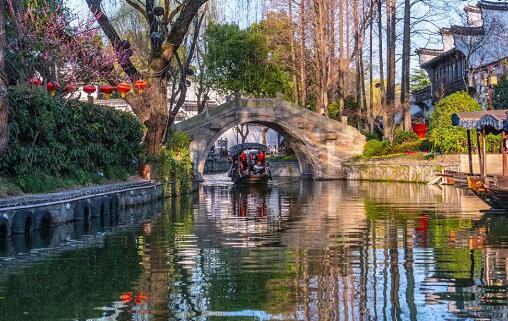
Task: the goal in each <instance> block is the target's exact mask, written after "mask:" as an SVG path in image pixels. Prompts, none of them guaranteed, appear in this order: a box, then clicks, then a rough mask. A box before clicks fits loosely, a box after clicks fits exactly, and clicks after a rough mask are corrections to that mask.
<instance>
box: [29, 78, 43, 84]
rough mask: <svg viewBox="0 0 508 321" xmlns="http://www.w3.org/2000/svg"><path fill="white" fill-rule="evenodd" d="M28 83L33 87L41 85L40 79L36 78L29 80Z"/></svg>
mask: <svg viewBox="0 0 508 321" xmlns="http://www.w3.org/2000/svg"><path fill="white" fill-rule="evenodd" d="M29 82H30V83H31V84H32V85H34V86H40V85H42V79H40V78H39V77H37V76H33V77H32V78H30V80H29Z"/></svg>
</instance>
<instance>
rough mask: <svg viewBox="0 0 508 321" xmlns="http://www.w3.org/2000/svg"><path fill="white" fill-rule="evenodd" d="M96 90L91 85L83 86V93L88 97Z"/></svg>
mask: <svg viewBox="0 0 508 321" xmlns="http://www.w3.org/2000/svg"><path fill="white" fill-rule="evenodd" d="M96 90H97V88H96V87H95V86H92V85H85V86H83V91H84V92H86V93H87V94H88V96H90V95H91V94H93V93H94V92H95V91H96Z"/></svg>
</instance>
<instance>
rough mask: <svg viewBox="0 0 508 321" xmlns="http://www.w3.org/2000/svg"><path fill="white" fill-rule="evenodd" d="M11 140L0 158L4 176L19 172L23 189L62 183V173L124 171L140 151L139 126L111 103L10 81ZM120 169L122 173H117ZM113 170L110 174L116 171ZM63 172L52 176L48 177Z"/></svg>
mask: <svg viewBox="0 0 508 321" xmlns="http://www.w3.org/2000/svg"><path fill="white" fill-rule="evenodd" d="M8 95H9V96H8V98H9V105H10V114H9V135H10V140H9V145H8V149H7V152H6V154H5V155H4V156H3V157H2V158H1V159H0V172H1V173H2V175H4V176H10V177H18V178H19V179H18V180H17V183H18V185H19V186H20V187H21V188H22V189H23V190H24V191H27V192H34V191H40V190H43V188H42V187H43V186H37V183H36V182H35V180H36V179H40V181H41V182H46V183H44V184H45V185H46V186H47V188H46V189H45V190H44V191H50V190H52V189H54V188H56V187H63V186H64V185H66V184H63V183H62V182H61V181H58V180H61V179H62V178H65V179H71V180H72V181H75V182H77V183H83V184H87V183H96V182H99V181H100V175H98V173H103V172H104V171H106V172H107V171H110V172H111V171H112V170H113V171H114V172H116V173H117V174H115V175H116V177H119V176H121V177H125V176H126V174H125V173H126V172H127V170H128V169H130V168H133V167H135V165H136V162H137V157H138V155H139V154H140V152H141V138H142V127H141V124H140V123H139V121H138V120H137V118H135V117H134V116H133V115H131V114H129V113H125V112H121V111H117V110H114V109H112V108H108V107H103V106H96V105H91V104H85V103H81V102H78V101H61V100H58V99H55V98H53V97H50V96H49V95H48V94H47V93H46V91H44V90H42V89H34V90H32V89H29V88H25V87H11V88H9V93H8ZM119 172H123V173H124V174H122V175H118V173H119ZM115 175H111V177H113V176H115ZM51 176H53V177H61V178H59V179H58V180H56V181H55V182H51V180H50V179H49V178H48V177H51Z"/></svg>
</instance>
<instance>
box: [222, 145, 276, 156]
mask: <svg viewBox="0 0 508 321" xmlns="http://www.w3.org/2000/svg"><path fill="white" fill-rule="evenodd" d="M250 149H255V150H259V151H262V152H265V153H266V152H267V151H268V149H267V147H266V146H265V145H263V144H257V143H244V144H238V145H235V146H233V147H231V148H230V149H229V156H230V157H235V156H237V155H238V154H240V153H241V152H243V151H244V150H250Z"/></svg>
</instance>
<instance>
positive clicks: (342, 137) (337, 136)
mask: <svg viewBox="0 0 508 321" xmlns="http://www.w3.org/2000/svg"><path fill="white" fill-rule="evenodd" d="M245 123H251V124H258V125H262V126H266V127H269V128H272V129H274V130H276V131H278V132H279V133H280V134H281V135H283V136H284V137H285V138H286V140H287V141H288V142H289V144H290V145H291V147H292V148H293V150H294V151H295V153H296V156H297V158H298V162H299V164H300V173H302V175H308V176H311V177H313V178H317V179H329V178H340V177H341V167H342V162H343V161H344V160H346V159H348V158H351V157H353V156H355V155H359V154H360V153H361V152H362V151H363V146H364V144H365V137H364V136H363V135H362V134H361V133H360V132H359V131H358V130H356V129H355V128H353V127H351V126H349V125H347V124H345V123H341V122H338V121H335V120H332V119H329V118H328V117H325V116H322V115H319V114H317V113H315V112H312V111H310V110H307V109H304V108H301V107H298V106H296V105H294V104H292V103H290V102H287V101H284V100H282V99H279V98H275V99H271V98H269V99H240V98H236V99H233V100H232V101H229V102H227V103H225V104H224V105H221V106H219V107H217V108H214V109H212V110H206V111H205V112H203V113H201V114H199V115H197V116H195V117H193V118H190V119H188V120H185V121H182V122H180V123H178V124H177V125H175V130H177V131H183V132H186V133H188V134H189V135H190V136H191V138H192V143H191V153H192V161H193V164H194V168H195V170H196V175H197V177H201V175H202V174H203V170H204V166H205V161H206V156H207V154H208V151H209V150H210V147H211V146H212V145H213V144H214V142H215V141H216V140H217V139H218V138H219V137H220V136H221V135H222V134H224V132H225V131H226V130H228V129H230V128H232V127H234V126H237V125H239V124H245Z"/></svg>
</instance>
